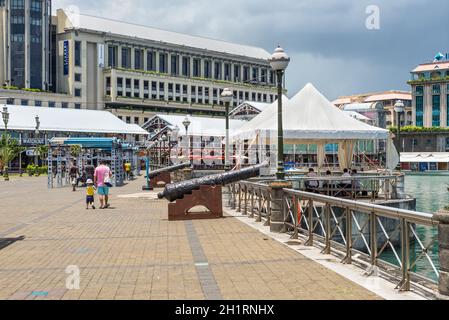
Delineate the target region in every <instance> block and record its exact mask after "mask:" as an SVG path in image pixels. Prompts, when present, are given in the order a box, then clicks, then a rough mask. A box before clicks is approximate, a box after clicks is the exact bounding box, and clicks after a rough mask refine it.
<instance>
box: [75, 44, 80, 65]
mask: <svg viewBox="0 0 449 320" xmlns="http://www.w3.org/2000/svg"><path fill="white" fill-rule="evenodd" d="M75 66H76V67H81V41H75Z"/></svg>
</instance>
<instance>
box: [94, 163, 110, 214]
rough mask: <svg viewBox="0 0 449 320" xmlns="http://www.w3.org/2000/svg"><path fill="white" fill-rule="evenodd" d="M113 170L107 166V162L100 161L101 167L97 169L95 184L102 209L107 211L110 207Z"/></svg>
mask: <svg viewBox="0 0 449 320" xmlns="http://www.w3.org/2000/svg"><path fill="white" fill-rule="evenodd" d="M111 176H112V173H111V169H109V167H108V166H107V165H106V161H104V160H102V161H100V165H99V166H98V167H97V168H96V169H95V173H94V184H95V186H96V187H97V192H98V196H99V197H98V198H99V199H100V209H107V208H109V207H110V205H109V187H110V186H111Z"/></svg>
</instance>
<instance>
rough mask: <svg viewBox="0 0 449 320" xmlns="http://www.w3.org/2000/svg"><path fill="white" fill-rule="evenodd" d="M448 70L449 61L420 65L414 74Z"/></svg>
mask: <svg viewBox="0 0 449 320" xmlns="http://www.w3.org/2000/svg"><path fill="white" fill-rule="evenodd" d="M447 69H449V61H440V62H433V63H424V64H420V65H419V66H417V67H416V68H415V69H414V70H413V71H412V72H425V71H438V70H447Z"/></svg>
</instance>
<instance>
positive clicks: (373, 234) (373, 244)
mask: <svg viewBox="0 0 449 320" xmlns="http://www.w3.org/2000/svg"><path fill="white" fill-rule="evenodd" d="M369 219H370V231H369V233H370V248H371V259H370V260H371V268H370V269H369V270H368V272H367V274H368V275H373V274H374V275H377V271H378V269H377V221H376V213H375V212H374V211H373V212H371V214H370V218H369Z"/></svg>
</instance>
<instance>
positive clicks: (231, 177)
mask: <svg viewBox="0 0 449 320" xmlns="http://www.w3.org/2000/svg"><path fill="white" fill-rule="evenodd" d="M268 166H269V162H264V163H262V164H259V165H255V166H251V167H248V168H244V169H241V170H236V171H229V172H225V173H220V174H214V175H210V176H206V177H201V178H196V179H192V180H187V181H182V182H178V183H173V184H169V185H167V186H166V187H165V189H164V191H162V192H160V193H159V194H158V198H159V199H163V198H165V199H167V200H168V201H170V202H174V201H176V200H179V199H182V198H183V197H184V196H185V195H186V194H191V193H192V192H193V191H194V190H198V189H199V188H200V187H201V186H219V185H221V186H225V185H228V184H230V183H234V182H238V181H241V180H247V179H250V178H254V177H257V176H259V175H260V169H262V168H266V167H268Z"/></svg>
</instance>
